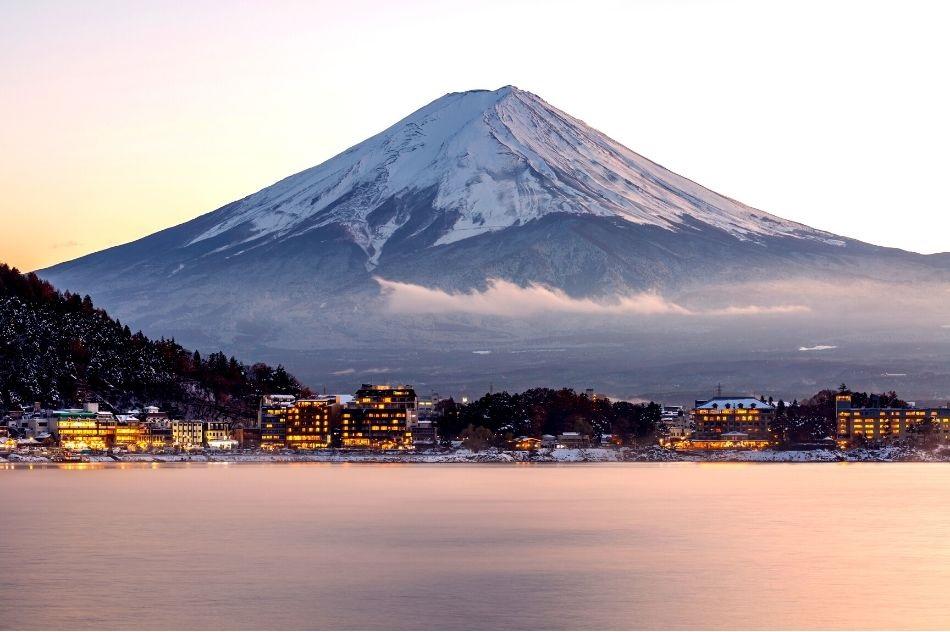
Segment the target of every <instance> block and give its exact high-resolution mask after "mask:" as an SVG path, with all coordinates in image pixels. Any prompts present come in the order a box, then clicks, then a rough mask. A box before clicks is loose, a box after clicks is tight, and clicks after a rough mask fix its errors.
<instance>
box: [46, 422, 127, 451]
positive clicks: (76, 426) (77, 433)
mask: <svg viewBox="0 0 950 632" xmlns="http://www.w3.org/2000/svg"><path fill="white" fill-rule="evenodd" d="M115 434H116V422H115V420H104V419H103V420H100V419H96V418H60V419H57V423H56V437H57V438H58V439H59V444H60V445H61V446H62V447H64V448H66V449H67V450H108V449H109V448H111V447H112V446H113V445H115Z"/></svg>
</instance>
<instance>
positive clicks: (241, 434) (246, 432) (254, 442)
mask: <svg viewBox="0 0 950 632" xmlns="http://www.w3.org/2000/svg"><path fill="white" fill-rule="evenodd" d="M231 438H232V439H234V440H235V441H237V444H238V447H239V448H241V449H242V450H256V449H257V448H259V447H261V429H260V428H249V427H247V426H245V425H244V424H243V423H237V424H235V425H234V426H232V427H231Z"/></svg>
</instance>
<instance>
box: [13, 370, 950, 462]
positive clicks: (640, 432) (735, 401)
mask: <svg viewBox="0 0 950 632" xmlns="http://www.w3.org/2000/svg"><path fill="white" fill-rule="evenodd" d="M529 409H530V410H529ZM518 419H520V423H519V422H518ZM532 431H533V432H532ZM948 443H950V407H917V406H916V405H915V404H914V403H913V402H904V401H902V400H900V399H898V398H897V396H896V395H895V394H893V393H890V394H882V395H868V394H866V393H852V392H851V391H849V390H848V389H847V387H846V386H845V385H841V387H840V388H839V389H838V391H830V390H828V391H822V392H821V393H819V394H818V395H817V396H816V397H815V398H812V400H809V402H806V403H804V404H799V403H798V402H797V401H793V402H792V403H791V404H786V403H785V402H784V401H782V400H778V401H776V400H775V399H774V398H772V397H769V398H766V397H764V396H759V397H752V396H724V395H722V392H721V387H720V388H719V390H718V392H717V394H716V395H715V396H713V397H710V398H707V399H698V400H695V403H694V405H693V406H692V407H684V406H679V405H660V404H656V403H653V402H650V403H640V404H631V403H629V402H623V401H614V402H611V400H610V399H608V398H607V397H605V396H603V395H599V394H597V393H595V392H594V391H593V390H592V389H588V390H587V391H585V392H583V393H576V392H575V391H573V390H571V389H560V390H553V389H533V390H531V391H526V392H525V393H522V394H516V395H509V394H508V393H497V394H493V393H488V394H486V395H485V396H484V397H483V398H481V399H479V400H475V401H473V402H469V401H468V398H465V397H463V398H462V399H461V401H460V402H456V401H455V400H454V399H453V398H445V399H443V398H440V397H439V395H438V394H435V393H433V394H430V395H428V396H423V397H420V396H419V395H418V394H417V392H416V391H415V389H414V388H413V387H412V386H411V385H390V384H363V385H362V386H361V387H360V388H359V389H357V390H356V391H355V392H354V393H353V394H352V395H350V394H330V395H317V396H294V395H287V394H269V395H264V396H263V397H261V401H260V406H259V409H258V414H257V417H256V419H215V420H195V419H172V418H170V417H169V415H168V414H167V413H166V412H163V411H161V410H159V409H158V408H157V407H154V406H148V407H144V408H143V409H142V410H138V409H134V410H128V411H122V412H118V411H109V410H104V409H103V408H102V407H101V405H100V403H99V402H83V403H82V404H81V405H79V406H77V407H75V408H44V407H43V405H42V403H41V402H36V403H34V405H33V406H32V408H27V409H21V410H12V411H8V412H7V413H6V414H5V416H4V419H3V420H2V422H0V458H3V459H5V460H8V461H14V462H15V461H18V460H37V459H38V460H49V461H53V462H82V461H87V460H90V459H91V458H93V457H95V458H97V459H98V458H99V457H107V458H111V459H117V460H119V459H121V458H122V457H123V456H125V455H144V454H152V455H196V454H203V455H208V454H210V455H226V454H242V455H245V456H246V455H260V456H261V457H262V458H263V457H266V456H268V455H277V454H283V455H305V454H313V455H320V454H323V455H326V454H335V455H343V456H342V459H343V460H346V455H348V454H349V455H363V456H365V455H372V454H378V455H383V454H385V455H390V456H397V457H398V455H410V454H429V455H438V454H445V453H452V452H456V453H458V452H465V453H466V454H472V455H474V454H479V453H488V452H491V453H496V454H498V453H506V454H522V455H523V454H524V453H528V454H541V455H551V454H557V453H561V454H562V455H563V454H564V453H570V454H571V455H572V456H574V457H576V456H577V453H578V452H580V454H581V456H582V457H583V456H584V455H585V453H588V454H587V456H591V455H592V456H594V457H596V456H597V454H598V453H597V452H595V450H599V451H601V452H600V453H599V454H600V455H601V457H602V456H603V453H602V451H603V450H620V449H625V448H626V449H631V448H633V449H636V450H639V451H640V453H641V454H642V453H643V450H652V452H648V453H647V454H648V458H646V459H643V460H649V455H651V454H652V455H653V457H654V458H658V459H659V460H666V459H664V458H663V454H664V453H665V454H666V458H669V457H671V456H673V455H701V454H714V453H726V452H749V451H767V450H778V449H783V450H795V451H799V452H801V451H809V450H810V451H815V450H821V451H825V452H827V451H847V450H853V449H867V448H883V447H894V446H897V447H916V448H920V447H924V448H928V449H930V450H934V449H939V448H940V447H941V446H944V445H947V444H948ZM555 460H556V459H555ZM569 460H585V459H583V458H581V459H577V458H571V459H569ZM593 460H598V459H597V458H594V459H593ZM601 460H610V459H601Z"/></svg>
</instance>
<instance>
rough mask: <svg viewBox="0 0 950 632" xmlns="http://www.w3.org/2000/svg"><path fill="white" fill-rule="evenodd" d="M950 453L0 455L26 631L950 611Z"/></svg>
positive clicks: (1, 605)
mask: <svg viewBox="0 0 950 632" xmlns="http://www.w3.org/2000/svg"><path fill="white" fill-rule="evenodd" d="M948 501H950V467H948V466H946V465H940V464H814V465H811V464H790V465H782V464H767V465H766V464H744V465H737V464H696V463H675V464H597V465H573V464H572V465H561V466H558V465H519V466H505V465H476V466H467V465H366V464H360V465H345V464H326V465H325V464H313V463H308V464H261V465H249V464H241V465H233V464H232V465H227V464H208V465H200V464H187V465H180V466H179V465H161V466H157V465H156V466H151V465H148V464H144V465H138V464H136V465H132V464H123V465H109V466H100V465H77V466H62V467H48V466H47V467H33V468H28V467H25V466H16V467H14V466H0V627H3V628H83V629H85V628H133V629H135V628H171V629H175V628H225V629H244V628H386V629H405V628H422V629H430V628H449V629H457V628H462V629H465V628H489V629H491V628H722V627H728V628H776V627H779V628H787V627H793V628H839V627H858V628H948V627H950V502H948Z"/></svg>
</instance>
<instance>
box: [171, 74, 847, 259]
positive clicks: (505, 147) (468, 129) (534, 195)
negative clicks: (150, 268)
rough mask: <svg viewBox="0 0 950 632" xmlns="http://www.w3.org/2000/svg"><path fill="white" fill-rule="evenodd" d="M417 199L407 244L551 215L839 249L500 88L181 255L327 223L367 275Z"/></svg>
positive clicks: (223, 223) (250, 207) (275, 192)
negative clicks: (365, 264) (404, 204)
mask: <svg viewBox="0 0 950 632" xmlns="http://www.w3.org/2000/svg"><path fill="white" fill-rule="evenodd" d="M428 190H434V191H435V194H434V198H433V200H432V202H431V205H432V208H433V209H434V210H436V211H438V212H440V213H441V216H437V215H430V216H428V217H427V218H426V220H425V223H423V224H422V225H413V226H412V234H413V235H416V234H420V233H422V232H423V231H425V230H427V229H429V228H431V227H432V226H433V224H435V223H437V222H438V223H439V225H438V226H437V229H438V230H437V236H436V238H435V239H434V240H430V243H429V244H428V245H442V244H450V243H454V242H458V241H460V240H463V239H466V238H469V237H473V236H476V235H480V234H483V233H487V232H492V231H497V230H501V229H505V228H508V227H512V226H518V225H524V224H525V223H527V222H530V221H531V220H534V219H538V218H540V217H543V216H545V215H548V214H550V213H556V212H560V213H570V214H575V215H585V214H587V215H593V216H599V217H611V216H613V217H620V218H623V219H624V220H626V221H628V222H631V223H634V224H641V225H653V226H658V227H661V228H664V229H668V230H672V231H676V230H682V229H684V227H685V226H686V222H687V221H689V220H691V221H698V222H702V223H704V224H707V225H710V226H713V227H715V228H718V229H721V230H723V231H726V232H728V233H730V234H731V235H733V236H735V237H737V238H739V239H742V240H756V239H757V238H760V237H768V236H773V237H774V236H781V237H798V238H804V239H809V240H816V241H822V242H825V243H828V244H833V245H843V243H844V242H842V241H840V240H838V239H836V238H835V236H834V235H831V234H828V233H824V232H821V231H817V230H814V229H811V228H809V227H807V226H803V225H801V224H797V223H795V222H791V221H788V220H785V219H782V218H780V217H776V216H774V215H770V214H768V213H765V212H762V211H758V210H756V209H753V208H750V207H748V206H745V205H743V204H740V203H738V202H736V201H734V200H731V199H729V198H727V197H724V196H722V195H719V194H717V193H715V192H713V191H710V190H708V189H706V188H704V187H701V186H699V185H698V184H696V183H694V182H692V181H690V180H688V179H686V178H683V177H681V176H678V175H676V174H674V173H672V172H670V171H668V170H666V169H664V168H663V167H661V166H659V165H657V164H655V163H653V162H651V161H649V160H647V159H646V158H644V157H642V156H640V155H638V154H636V153H634V152H632V151H630V150H629V149H627V148H626V147H624V146H623V145H621V144H619V143H617V142H616V141H614V140H612V139H610V138H608V137H607V136H605V135H604V134H602V133H600V132H598V131H596V130H594V129H592V128H590V127H588V126H587V125H586V124H584V123H583V121H580V120H578V119H575V118H573V117H571V116H569V115H568V114H565V113H564V112H561V111H560V110H558V109H556V108H554V107H552V106H551V105H549V104H548V103H546V102H545V101H544V100H542V99H541V98H540V97H538V96H536V95H534V94H531V93H530V92H525V91H523V90H519V89H517V88H515V87H512V86H506V87H504V88H500V89H498V90H495V91H485V90H475V91H470V92H462V93H452V94H448V95H445V96H444V97H442V98H440V99H437V100H435V101H433V102H432V103H430V104H429V105H426V106H425V107H423V108H421V109H420V110H418V111H416V112H414V113H413V114H411V115H409V116H408V117H406V118H405V119H403V120H401V121H399V122H398V123H396V124H395V125H393V126H392V127H390V128H389V129H387V130H385V131H383V132H381V133H380V134H377V135H376V136H373V137H372V138H369V139H368V140H366V141H364V142H362V143H360V144H358V145H356V146H354V147H352V148H350V149H348V150H347V151H345V152H343V153H342V154H339V155H338V156H335V157H334V158H331V159H330V160H328V161H326V162H324V163H323V164H321V165H318V166H316V167H313V168H311V169H308V170H306V171H303V172H301V173H298V174H296V175H293V176H290V177H289V178H286V179H284V180H282V181H280V182H278V183H276V184H274V185H272V186H270V187H267V188H265V189H263V190H261V191H259V192H257V193H255V194H253V195H251V196H248V197H247V198H245V199H243V200H240V201H239V202H236V203H234V204H231V205H228V206H226V207H224V208H223V209H220V210H219V211H216V212H215V213H213V214H212V216H213V218H214V220H215V221H214V223H213V224H212V225H211V226H210V227H208V228H207V229H205V230H204V231H203V232H201V233H200V234H198V235H197V236H195V237H194V238H193V239H191V240H190V241H189V242H188V245H196V244H199V243H200V242H202V241H205V240H208V239H211V238H213V237H216V236H220V235H223V234H224V233H227V232H228V231H231V230H235V234H238V233H239V234H240V238H239V239H236V240H233V241H230V242H229V243H227V244H226V245H225V246H221V247H218V248H216V251H224V252H226V253H229V254H240V253H242V252H244V250H245V246H246V247H247V248H258V247H260V246H262V245H264V244H266V243H269V242H272V241H274V240H280V239H283V238H287V237H290V236H298V235H300V234H302V233H305V232H307V231H312V230H315V229H317V228H320V227H323V226H327V225H330V224H338V225H341V226H343V227H345V229H346V230H347V231H348V233H349V234H350V235H351V236H352V239H353V241H355V242H356V243H357V244H358V245H359V246H360V247H361V248H362V249H363V250H364V251H365V252H366V254H367V256H368V258H369V265H370V266H372V265H375V264H376V263H378V261H379V257H380V255H381V254H382V251H383V249H384V247H385V245H386V243H387V241H388V240H389V239H390V237H392V235H393V234H394V233H395V232H396V231H397V230H398V229H400V228H402V227H404V226H405V225H406V224H407V222H409V220H410V218H411V217H412V209H411V208H404V209H401V210H399V209H397V210H396V211H391V210H387V211H386V212H384V213H378V214H379V215H381V216H382V217H376V216H374V212H378V211H379V210H380V209H381V207H383V206H384V205H385V204H387V203H388V202H392V201H393V200H396V201H398V200H400V199H413V198H414V196H417V195H418V194H419V193H420V192H422V191H428ZM410 206H411V205H410ZM209 219H211V218H210V217H209ZM236 229H239V230H236Z"/></svg>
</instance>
